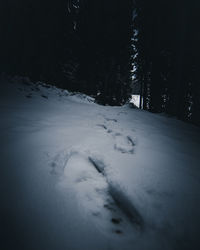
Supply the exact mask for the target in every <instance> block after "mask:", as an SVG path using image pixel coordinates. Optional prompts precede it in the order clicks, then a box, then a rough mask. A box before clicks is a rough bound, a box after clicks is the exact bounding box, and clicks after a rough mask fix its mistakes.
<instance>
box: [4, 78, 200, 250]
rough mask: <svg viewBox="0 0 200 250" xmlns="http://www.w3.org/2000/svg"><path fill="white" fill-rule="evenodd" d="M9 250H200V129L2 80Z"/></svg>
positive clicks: (18, 80) (45, 87)
mask: <svg viewBox="0 0 200 250" xmlns="http://www.w3.org/2000/svg"><path fill="white" fill-rule="evenodd" d="M0 117H1V123H0V126H1V127H0V131H1V132H0V135H1V157H0V164H1V182H0V183H1V184H0V185H1V227H2V233H1V236H2V237H3V241H2V244H3V246H2V247H1V249H3V250H6V249H9V250H10V249H11V250H14V249H20V250H22V249H25V250H65V249H66V250H83V249H86V250H133V249H134V250H147V249H148V250H161V249H162V250H163V249H166V250H173V249H176V250H179V249H180V250H184V249H200V239H199V231H200V230H199V225H200V164H199V162H200V129H199V128H197V127H195V126H192V125H188V124H185V123H183V122H180V121H177V120H176V119H173V118H169V117H166V116H164V115H155V114H151V113H148V112H145V111H141V110H138V109H133V108H131V107H129V106H128V105H127V106H123V107H109V106H100V105H97V104H96V103H94V100H93V99H92V98H91V97H88V96H86V95H83V94H72V93H69V92H68V91H66V90H60V89H57V88H56V87H51V86H49V85H46V84H43V83H38V84H32V83H31V82H30V81H28V80H27V79H23V78H13V79H4V80H1V85H0Z"/></svg>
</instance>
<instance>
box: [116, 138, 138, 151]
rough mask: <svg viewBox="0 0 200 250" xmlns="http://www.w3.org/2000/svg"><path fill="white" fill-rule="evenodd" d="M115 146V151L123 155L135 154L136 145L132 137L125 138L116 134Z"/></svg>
mask: <svg viewBox="0 0 200 250" xmlns="http://www.w3.org/2000/svg"><path fill="white" fill-rule="evenodd" d="M114 138H115V144H114V149H115V150H117V151H119V152H121V153H128V154H133V153H134V146H135V143H134V141H133V139H132V138H131V137H130V136H123V135H121V134H120V133H116V134H114Z"/></svg>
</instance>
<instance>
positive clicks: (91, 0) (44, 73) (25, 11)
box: [0, 0, 133, 105]
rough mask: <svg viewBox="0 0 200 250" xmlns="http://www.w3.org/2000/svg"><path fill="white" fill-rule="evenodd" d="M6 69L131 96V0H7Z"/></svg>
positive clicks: (116, 97) (109, 97)
mask: <svg viewBox="0 0 200 250" xmlns="http://www.w3.org/2000/svg"><path fill="white" fill-rule="evenodd" d="M0 12H1V13H0V16H1V17H0V18H1V20H0V32H1V34H0V39H1V46H0V49H1V51H0V52H1V58H0V64H1V69H0V70H1V72H5V73H8V74H12V75H14V74H18V75H24V76H28V77H30V78H31V79H33V80H36V81H38V80H41V81H46V82H48V83H56V85H58V86H60V87H62V88H66V89H68V90H72V91H80V92H84V93H86V94H90V95H93V96H95V97H96V99H97V101H98V102H100V103H102V104H110V105H121V104H123V103H125V102H126V101H127V100H128V98H129V95H130V83H131V68H132V46H131V43H132V42H131V37H132V30H133V28H132V12H133V2H132V0H127V1H123V0H119V1H114V0H109V1H107V0H60V1H53V0H48V1H47V0H42V1H39V0H34V1H32V0H18V1H14V0H6V1H1V7H0Z"/></svg>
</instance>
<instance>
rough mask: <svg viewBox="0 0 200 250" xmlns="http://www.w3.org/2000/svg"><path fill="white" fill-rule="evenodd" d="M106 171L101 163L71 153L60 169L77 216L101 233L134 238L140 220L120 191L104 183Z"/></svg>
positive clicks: (140, 227)
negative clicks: (75, 201) (71, 192)
mask: <svg viewBox="0 0 200 250" xmlns="http://www.w3.org/2000/svg"><path fill="white" fill-rule="evenodd" d="M106 168H107V166H106V165H105V163H104V162H103V161H102V160H101V159H98V158H96V157H94V156H87V155H85V154H81V153H79V152H72V153H71V155H70V157H69V159H68V161H67V163H66V166H65V168H64V176H65V182H66V185H68V186H69V188H70V189H72V191H73V192H74V195H75V197H76V200H77V203H78V204H79V207H80V210H81V214H82V215H84V216H85V218H86V219H88V218H92V220H93V222H94V224H95V225H96V226H97V227H98V228H99V229H100V230H101V231H102V232H103V233H106V234H109V235H110V236H114V235H123V236H128V235H131V236H132V235H133V233H134V235H137V234H138V233H139V232H140V231H141V229H142V226H143V222H142V218H141V216H140V215H139V213H138V212H137V211H136V209H135V208H134V207H133V205H132V204H131V202H130V201H129V200H128V199H127V197H126V196H125V194H124V193H123V192H122V190H121V189H120V188H119V187H116V186H115V185H114V184H113V183H111V182H110V181H109V180H108V178H107V176H106Z"/></svg>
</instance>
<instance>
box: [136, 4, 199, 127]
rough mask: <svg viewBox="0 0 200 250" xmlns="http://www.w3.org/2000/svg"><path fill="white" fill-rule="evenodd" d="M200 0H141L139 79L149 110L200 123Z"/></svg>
mask: <svg viewBox="0 0 200 250" xmlns="http://www.w3.org/2000/svg"><path fill="white" fill-rule="evenodd" d="M199 10H200V3H199V1H197V0H193V1H187V0H182V1H180V0H173V1H172V0H168V1H158V0H157V1H156V0H154V1H147V0H136V14H137V15H136V17H135V19H134V25H135V29H136V31H137V32H138V34H137V36H136V39H135V40H134V43H135V47H136V50H137V53H138V54H137V56H136V59H135V64H136V72H135V75H136V81H139V83H140V84H141V86H142V87H141V95H142V97H143V104H142V103H141V105H143V108H144V109H146V110H150V111H152V112H166V113H167V114H170V115H174V116H177V117H178V118H179V119H181V120H185V121H190V122H193V123H195V124H200V84H199V69H200V60H199V59H200V30H199V24H200V22H199V21H200V20H199Z"/></svg>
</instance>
